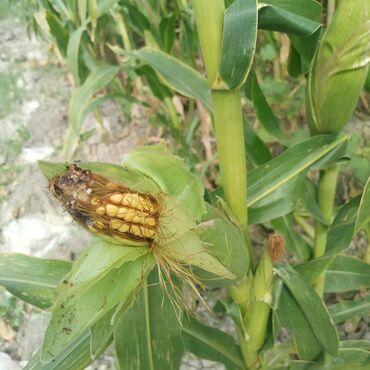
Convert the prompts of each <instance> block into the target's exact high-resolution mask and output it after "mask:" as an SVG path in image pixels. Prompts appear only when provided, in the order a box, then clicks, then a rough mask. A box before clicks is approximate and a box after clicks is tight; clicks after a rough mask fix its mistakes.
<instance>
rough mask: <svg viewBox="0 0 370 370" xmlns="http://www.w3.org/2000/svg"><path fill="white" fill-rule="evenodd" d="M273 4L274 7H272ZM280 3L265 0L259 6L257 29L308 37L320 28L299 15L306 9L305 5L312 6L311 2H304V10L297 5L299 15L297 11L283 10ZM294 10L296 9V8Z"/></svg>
mask: <svg viewBox="0 0 370 370" xmlns="http://www.w3.org/2000/svg"><path fill="white" fill-rule="evenodd" d="M266 3H267V4H266ZM275 3H276V5H274V4H275ZM282 3H283V1H274V0H266V1H264V2H263V3H261V4H260V5H259V10H258V27H259V28H261V29H266V30H271V31H280V32H286V33H289V34H293V35H302V36H309V35H311V34H313V33H314V32H315V31H316V30H317V29H318V28H319V27H320V26H321V25H320V23H318V22H316V21H313V20H311V19H310V18H309V17H306V16H302V15H301V14H304V11H305V10H306V9H307V4H312V3H313V1H309V2H306V9H305V8H304V5H303V4H302V2H300V3H301V4H302V5H301V4H297V5H298V6H301V7H302V8H301V9H300V10H299V13H300V14H299V13H298V11H296V12H292V11H291V9H289V10H287V9H284V8H283V7H281V6H282V5H283V4H282ZM287 3H288V2H285V4H287ZM291 3H293V2H291ZM296 9H298V8H297V7H296Z"/></svg>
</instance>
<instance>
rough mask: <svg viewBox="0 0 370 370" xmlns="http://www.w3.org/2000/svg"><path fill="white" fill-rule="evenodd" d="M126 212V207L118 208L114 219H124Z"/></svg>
mask: <svg viewBox="0 0 370 370" xmlns="http://www.w3.org/2000/svg"><path fill="white" fill-rule="evenodd" d="M127 211H128V208H126V207H120V208H118V212H117V215H116V217H118V218H124V217H125V214H126V213H127Z"/></svg>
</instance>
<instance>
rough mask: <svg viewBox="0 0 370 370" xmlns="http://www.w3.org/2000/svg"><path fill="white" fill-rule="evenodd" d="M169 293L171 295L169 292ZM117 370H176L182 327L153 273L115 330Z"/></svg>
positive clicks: (153, 272)
mask: <svg viewBox="0 0 370 370" xmlns="http://www.w3.org/2000/svg"><path fill="white" fill-rule="evenodd" d="M169 294H170V293H169ZM114 343H115V349H116V354H117V362H118V368H119V369H123V370H126V369H135V370H147V369H151V370H162V369H178V368H179V367H180V362H181V357H182V354H183V344H182V338H181V326H180V322H179V321H178V319H177V317H176V314H175V311H174V307H173V305H172V303H171V302H170V300H169V298H168V297H167V296H166V295H165V293H164V292H163V290H162V288H161V286H160V285H159V282H158V271H157V270H153V271H152V273H151V274H150V275H149V277H148V280H147V283H146V284H145V286H144V287H143V288H142V289H141V291H140V294H139V295H138V297H137V298H136V300H135V302H134V304H133V305H132V306H131V307H130V309H129V310H128V312H127V313H126V315H125V316H124V317H123V319H122V320H121V321H120V322H119V323H118V324H117V326H116V328H115V330H114Z"/></svg>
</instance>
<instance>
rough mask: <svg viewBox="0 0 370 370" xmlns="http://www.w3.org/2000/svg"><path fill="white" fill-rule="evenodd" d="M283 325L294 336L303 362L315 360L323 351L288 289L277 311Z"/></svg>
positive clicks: (282, 295) (284, 290) (281, 297)
mask: <svg viewBox="0 0 370 370" xmlns="http://www.w3.org/2000/svg"><path fill="white" fill-rule="evenodd" d="M276 313H277V315H278V318H279V320H280V322H281V324H282V325H283V326H284V327H285V328H286V329H287V330H288V331H289V332H290V333H291V334H292V336H293V340H294V344H295V347H296V349H297V353H298V355H299V357H300V358H301V359H303V360H313V359H315V358H316V357H317V356H318V355H319V353H320V352H321V351H322V347H321V344H320V342H319V341H318V340H317V338H316V336H315V334H314V332H313V330H312V328H311V325H310V323H309V322H308V320H307V319H306V317H305V314H304V313H303V311H302V309H301V308H300V307H299V305H298V304H297V302H296V301H295V299H294V298H293V297H292V295H291V293H290V292H289V291H288V289H287V288H286V287H284V288H283V291H282V293H281V296H280V300H279V304H278V308H277V310H276Z"/></svg>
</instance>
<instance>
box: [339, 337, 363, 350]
mask: <svg viewBox="0 0 370 370" xmlns="http://www.w3.org/2000/svg"><path fill="white" fill-rule="evenodd" d="M339 346H340V348H353V349H356V348H358V349H364V350H366V351H370V340H364V339H359V340H354V339H350V340H343V341H341V342H339Z"/></svg>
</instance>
